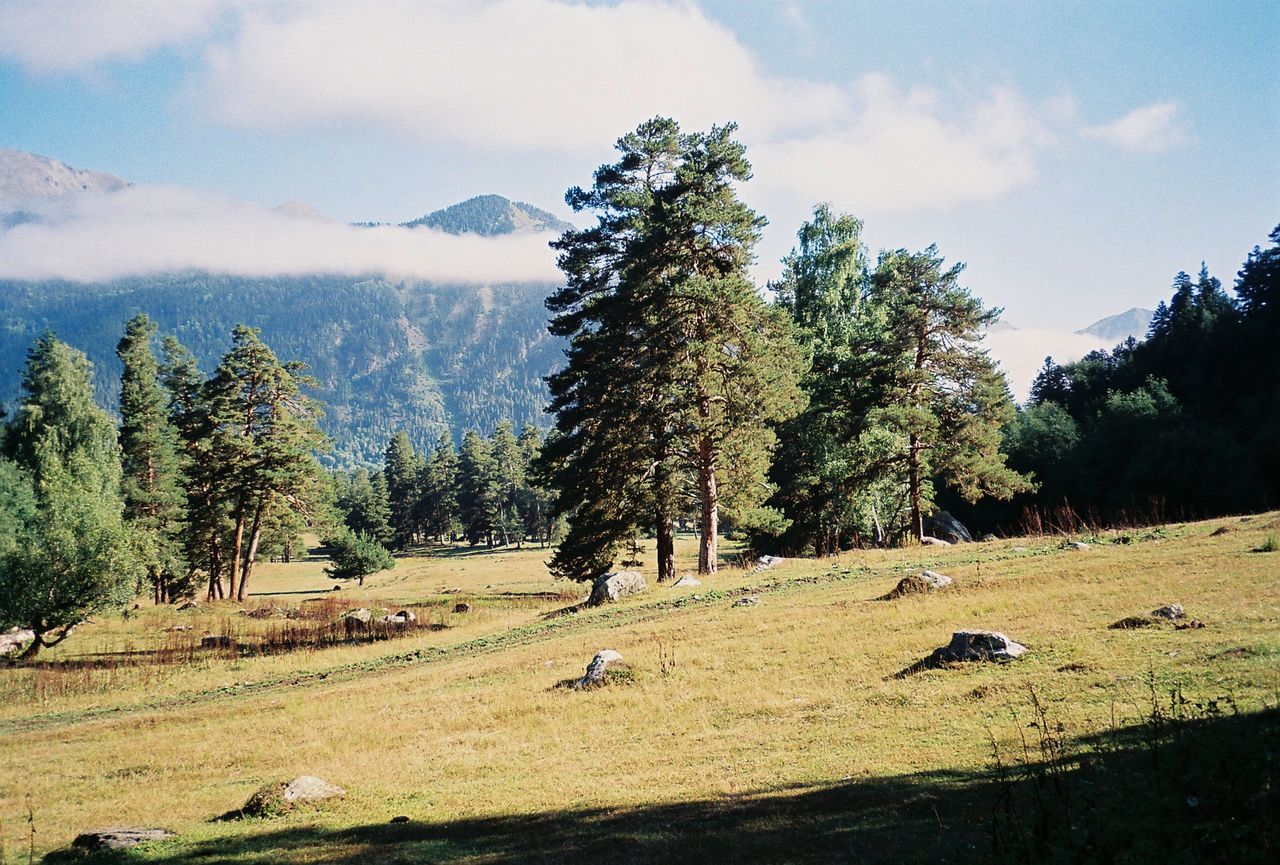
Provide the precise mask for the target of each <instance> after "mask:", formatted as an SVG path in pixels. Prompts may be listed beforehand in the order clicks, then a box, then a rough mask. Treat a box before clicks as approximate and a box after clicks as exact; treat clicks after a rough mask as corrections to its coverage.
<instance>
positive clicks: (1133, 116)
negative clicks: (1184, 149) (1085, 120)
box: [1080, 101, 1187, 153]
mask: <svg viewBox="0 0 1280 865" xmlns="http://www.w3.org/2000/svg"><path fill="white" fill-rule="evenodd" d="M1181 114H1182V106H1181V105H1180V104H1178V103H1177V102H1172V101H1171V102H1157V103H1155V104H1153V105H1144V106H1142V107H1141V108H1135V109H1133V110H1132V111H1130V112H1129V113H1128V114H1125V115H1124V116H1122V117H1118V118H1117V119H1115V120H1113V121H1111V122H1110V123H1104V124H1102V125H1101V126H1086V127H1084V128H1083V129H1081V130H1080V134H1081V135H1083V136H1084V137H1086V138H1092V139H1094V140H1096V141H1103V142H1106V143H1107V144H1112V145H1114V146H1116V147H1119V148H1120V149H1121V150H1124V151H1127V152H1129V153H1158V152H1160V151H1162V150H1168V149H1169V148H1171V147H1177V146H1178V145H1180V144H1183V143H1184V142H1186V140H1187V135H1186V133H1185V132H1184V131H1183V129H1182V124H1181V122H1180V116H1181Z"/></svg>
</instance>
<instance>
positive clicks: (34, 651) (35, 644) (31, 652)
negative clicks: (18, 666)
mask: <svg viewBox="0 0 1280 865" xmlns="http://www.w3.org/2000/svg"><path fill="white" fill-rule="evenodd" d="M31 630H32V632H34V633H35V635H36V636H35V639H33V640H32V641H31V645H30V646H27V647H26V648H25V649H23V650H22V654H21V655H19V656H18V660H20V661H30V660H31V659H32V658H34V657H35V656H36V655H38V654H39V653H40V648H41V647H42V646H43V645H44V634H42V633H40V632H39V631H36V630H35V628H32V629H31Z"/></svg>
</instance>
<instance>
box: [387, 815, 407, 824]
mask: <svg viewBox="0 0 1280 865" xmlns="http://www.w3.org/2000/svg"><path fill="white" fill-rule="evenodd" d="M391 822H392V823H408V822H409V817H408V815H406V814H397V815H396V816H395V817H392V818H391Z"/></svg>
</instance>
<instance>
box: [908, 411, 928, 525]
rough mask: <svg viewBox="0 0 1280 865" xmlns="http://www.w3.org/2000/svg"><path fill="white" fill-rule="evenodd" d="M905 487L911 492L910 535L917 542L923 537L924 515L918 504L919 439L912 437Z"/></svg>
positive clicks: (919, 496) (919, 495)
mask: <svg viewBox="0 0 1280 865" xmlns="http://www.w3.org/2000/svg"><path fill="white" fill-rule="evenodd" d="M907 485H908V487H909V489H910V490H911V534H912V535H913V536H914V537H915V539H916V540H917V541H918V540H920V539H921V538H922V537H924V514H923V513H921V510H922V508H921V503H920V498H921V494H920V438H919V436H916V435H912V436H911V439H910V449H909V450H908V452H907Z"/></svg>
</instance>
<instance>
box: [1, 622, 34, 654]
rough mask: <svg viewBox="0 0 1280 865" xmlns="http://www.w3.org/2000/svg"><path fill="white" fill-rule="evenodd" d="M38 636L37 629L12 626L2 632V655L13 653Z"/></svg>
mask: <svg viewBox="0 0 1280 865" xmlns="http://www.w3.org/2000/svg"><path fill="white" fill-rule="evenodd" d="M35 638H36V632H35V631H28V630H24V629H22V628H10V629H9V630H7V631H5V632H4V633H3V634H0V655H12V654H15V653H16V652H17V651H18V650H19V649H21V648H22V647H23V646H25V645H26V644H27V643H30V642H31V641H32V640H34V639H35Z"/></svg>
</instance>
